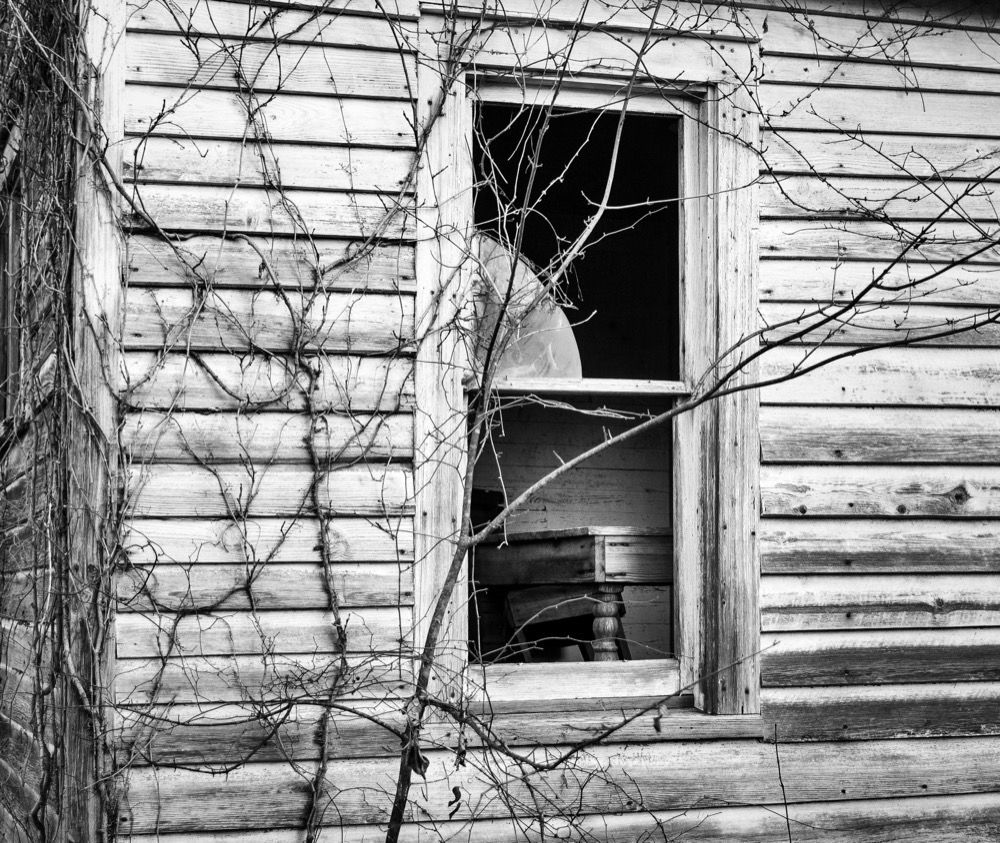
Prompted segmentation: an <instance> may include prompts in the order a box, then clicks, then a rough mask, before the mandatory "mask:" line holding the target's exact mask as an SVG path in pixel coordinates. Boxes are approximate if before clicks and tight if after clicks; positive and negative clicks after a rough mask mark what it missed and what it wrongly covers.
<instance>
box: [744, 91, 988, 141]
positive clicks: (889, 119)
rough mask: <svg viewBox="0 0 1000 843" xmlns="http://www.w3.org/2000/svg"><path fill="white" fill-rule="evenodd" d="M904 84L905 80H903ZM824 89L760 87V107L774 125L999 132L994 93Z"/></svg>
mask: <svg viewBox="0 0 1000 843" xmlns="http://www.w3.org/2000/svg"><path fill="white" fill-rule="evenodd" d="M900 81H901V82H902V80H900ZM902 87H903V86H902V84H901V85H900V86H899V89H897V90H877V89H873V90H868V91H865V92H864V94H859V93H858V91H857V90H855V89H852V88H825V87H824V88H819V89H817V88H816V87H814V86H808V85H768V84H763V85H761V86H760V87H759V89H758V92H759V95H760V104H761V108H762V110H763V112H764V114H765V115H767V119H768V124H767V125H769V126H770V127H771V128H774V129H812V130H814V131H823V132H829V131H831V130H836V129H840V130H843V131H846V132H852V133H857V132H859V131H860V132H864V133H866V134H867V133H868V132H875V133H884V134H890V133H891V134H912V135H917V134H919V135H940V136H949V137H951V136H959V135H962V136H966V137H984V136H985V137H997V136H1000V110H998V109H997V99H996V97H995V96H992V95H990V94H963V95H962V107H961V108H956V107H955V96H954V95H953V94H948V93H938V92H932V93H923V92H921V91H905V90H902Z"/></svg>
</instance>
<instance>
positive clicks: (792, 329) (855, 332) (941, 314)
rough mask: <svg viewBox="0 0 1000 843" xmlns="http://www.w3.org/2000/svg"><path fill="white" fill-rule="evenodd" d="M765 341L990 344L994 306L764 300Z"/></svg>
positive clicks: (997, 317) (997, 312) (998, 329)
mask: <svg viewBox="0 0 1000 843" xmlns="http://www.w3.org/2000/svg"><path fill="white" fill-rule="evenodd" d="M760 316H761V319H762V320H763V322H764V325H767V326H769V327H767V328H766V329H765V330H764V333H763V335H762V340H763V342H765V343H772V344H778V343H782V342H786V343H789V344H794V345H818V344H822V345H867V344H870V343H887V342H894V341H899V340H905V341H907V342H912V343H914V344H919V345H921V346H923V347H928V348H930V347H956V348H978V347H986V348H996V347H997V346H1000V325H998V324H997V322H998V321H1000V309H994V308H990V307H983V306H979V307H937V306H933V305H925V304H923V303H921V302H920V301H919V300H918V301H917V302H916V303H913V304H905V303H904V304H872V303H868V302H867V301H865V302H864V303H861V304H858V305H856V306H851V307H849V308H847V307H845V306H841V305H829V304H824V305H820V306H817V305H812V304H802V303H789V304H764V305H762V306H761V308H760Z"/></svg>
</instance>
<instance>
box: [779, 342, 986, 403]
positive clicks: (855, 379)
mask: <svg viewBox="0 0 1000 843" xmlns="http://www.w3.org/2000/svg"><path fill="white" fill-rule="evenodd" d="M851 351H852V350H851V348H850V347H838V348H835V349H824V348H808V349H799V348H793V347H779V348H772V349H768V350H767V352H766V353H765V354H764V355H763V357H762V358H761V364H760V376H761V379H762V380H763V381H765V382H767V381H768V380H771V379H773V378H789V376H790V375H793V374H795V373H796V372H797V371H801V370H802V367H813V366H818V367H819V368H817V369H815V371H813V372H811V373H807V374H805V375H804V376H796V377H792V378H790V379H787V380H783V381H782V382H781V383H776V384H773V385H771V386H766V387H764V388H763V389H762V390H761V396H760V397H761V403H762V404H816V405H823V404H843V405H859V404H860V405H865V406H873V405H879V406H883V405H892V404H898V405H905V406H916V407H920V406H927V407H947V406H959V407H965V406H969V407H1000V369H998V368H997V365H996V353H995V351H994V350H992V349H985V348H983V349H966V348H920V347H919V346H910V347H907V348H883V349H874V350H864V351H862V352H861V353H858V354H856V355H854V356H852V357H846V358H844V359H838V360H830V358H831V357H834V356H836V355H839V354H844V353H850V352H851ZM827 361H829V362H827Z"/></svg>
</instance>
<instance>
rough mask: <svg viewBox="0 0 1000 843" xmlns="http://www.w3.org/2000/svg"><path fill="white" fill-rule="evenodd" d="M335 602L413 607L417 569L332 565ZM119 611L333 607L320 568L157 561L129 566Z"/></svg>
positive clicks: (122, 580)
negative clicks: (190, 563) (175, 563)
mask: <svg viewBox="0 0 1000 843" xmlns="http://www.w3.org/2000/svg"><path fill="white" fill-rule="evenodd" d="M330 574H331V576H332V579H333V584H334V589H335V595H336V599H337V604H338V605H339V606H342V607H345V608H353V607H358V606H411V605H412V604H413V571H412V569H411V568H410V567H409V566H405V567H403V566H397V565H393V564H391V563H353V564H350V563H339V564H335V565H332V566H331V570H330ZM116 592H117V598H118V611H119V612H129V611H132V612H148V611H149V610H150V609H152V608H154V607H155V608H156V609H157V610H159V611H161V612H181V611H192V610H196V611H208V610H215V609H218V610H220V611H221V610H227V609H228V610H231V609H249V608H251V595H252V597H253V601H252V607H253V608H256V609H259V610H261V611H272V610H278V609H289V610H291V609H322V608H325V607H327V606H328V605H329V600H330V598H329V596H328V594H327V585H326V573H325V572H324V569H323V566H322V565H319V564H295V563H293V564H277V563H273V562H272V563H262V564H260V565H259V566H256V567H255V566H252V565H205V564H196V565H191V566H189V567H185V566H180V565H169V564H165V563H158V564H156V565H153V566H149V567H145V566H144V567H137V568H130V569H128V570H127V571H124V572H122V574H121V575H120V576H119V578H118V581H117V583H116Z"/></svg>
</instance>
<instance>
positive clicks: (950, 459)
mask: <svg viewBox="0 0 1000 843" xmlns="http://www.w3.org/2000/svg"><path fill="white" fill-rule="evenodd" d="M998 432H1000V412H998V411H997V410H976V409H961V410H946V409H931V410H924V409H920V408H910V409H906V408H898V407H879V408H877V409H876V408H873V407H840V408H838V409H836V410H831V409H829V408H827V407H775V406H765V407H761V409H760V445H761V459H762V460H763V462H765V463H896V464H898V463H952V464H987V465H990V464H992V465H996V464H1000V436H998V435H997V434H998ZM872 471H873V472H877V471H878V469H873V470H872Z"/></svg>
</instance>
